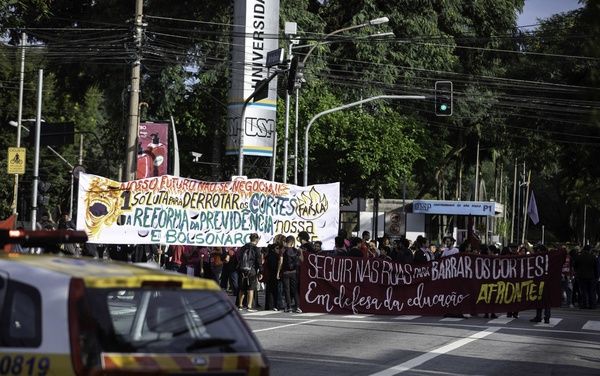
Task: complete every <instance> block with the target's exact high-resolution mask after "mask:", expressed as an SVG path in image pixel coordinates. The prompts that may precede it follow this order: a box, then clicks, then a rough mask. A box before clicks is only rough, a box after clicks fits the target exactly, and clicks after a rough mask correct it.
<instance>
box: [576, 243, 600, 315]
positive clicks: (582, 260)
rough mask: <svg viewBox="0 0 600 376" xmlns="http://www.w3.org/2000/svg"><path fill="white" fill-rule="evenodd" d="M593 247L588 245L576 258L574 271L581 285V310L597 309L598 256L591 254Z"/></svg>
mask: <svg viewBox="0 0 600 376" xmlns="http://www.w3.org/2000/svg"><path fill="white" fill-rule="evenodd" d="M591 249H592V248H591V247H590V245H589V244H586V245H585V246H584V247H583V249H582V250H581V253H580V254H579V255H578V256H577V257H576V258H575V262H574V263H573V269H574V270H575V276H576V277H577V283H578V284H579V308H582V309H586V308H587V309H596V304H597V302H596V281H598V270H597V265H596V256H594V254H593V253H592V252H591Z"/></svg>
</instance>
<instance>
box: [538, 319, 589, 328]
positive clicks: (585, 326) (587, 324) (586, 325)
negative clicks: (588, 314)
mask: <svg viewBox="0 0 600 376" xmlns="http://www.w3.org/2000/svg"><path fill="white" fill-rule="evenodd" d="M550 320H551V321H552V319H550ZM582 329H583V330H600V321H591V320H590V321H588V322H586V323H585V325H584V326H583V328H582Z"/></svg>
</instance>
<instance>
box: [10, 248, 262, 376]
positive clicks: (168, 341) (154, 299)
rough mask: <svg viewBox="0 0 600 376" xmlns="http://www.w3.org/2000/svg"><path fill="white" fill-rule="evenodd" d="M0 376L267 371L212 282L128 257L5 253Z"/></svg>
mask: <svg viewBox="0 0 600 376" xmlns="http://www.w3.org/2000/svg"><path fill="white" fill-rule="evenodd" d="M0 318H1V320H0V375H60V376H66V375H117V374H118V375H130V374H131V375H195V374H205V373H209V374H211V375H213V374H218V375H228V374H235V375H268V374H269V364H268V360H267V358H266V356H265V355H264V351H263V349H262V347H261V345H260V344H259V342H258V340H257V339H256V337H255V336H254V335H253V334H252V332H251V331H250V329H249V327H248V326H247V324H246V323H245V321H244V320H243V318H242V317H241V315H240V314H239V312H238V311H237V309H235V307H234V305H233V304H232V303H231V301H230V300H229V298H228V297H227V296H226V295H225V294H224V293H223V292H222V291H221V288H220V287H219V286H218V285H217V284H216V283H215V282H214V281H212V280H207V279H201V278H193V277H188V276H185V275H182V274H178V273H172V272H168V271H161V270H156V269H148V268H142V267H137V266H133V265H131V264H127V263H122V262H110V261H102V260H93V259H87V258H76V257H66V256H63V257H57V256H46V255H31V254H20V253H4V254H1V255H0Z"/></svg>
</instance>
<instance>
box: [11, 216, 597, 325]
mask: <svg viewBox="0 0 600 376" xmlns="http://www.w3.org/2000/svg"><path fill="white" fill-rule="evenodd" d="M37 228H38V229H43V230H47V231H52V230H54V229H67V230H69V229H75V226H74V224H73V222H72V221H71V219H70V218H69V216H68V215H67V214H64V213H63V214H62V215H61V216H60V219H59V221H58V223H56V222H54V221H53V220H52V218H51V217H50V215H49V213H47V212H43V213H42V214H41V219H40V221H39V222H38V224H37ZM249 239H250V241H249V242H248V243H247V244H245V245H244V246H242V247H200V246H192V245H171V246H169V247H165V246H164V245H155V244H138V245H133V244H108V245H102V244H91V243H90V244H88V243H85V244H66V245H65V244H63V245H57V246H56V247H46V249H45V250H40V249H28V248H24V247H15V248H14V250H13V251H14V252H19V253H40V252H46V253H56V254H68V255H73V256H81V257H91V258H110V259H113V260H118V261H125V262H131V263H152V264H155V266H156V267H160V268H163V269H167V270H171V271H174V272H178V273H183V274H187V275H190V276H194V277H201V278H212V279H214V280H215V281H216V282H217V283H218V284H219V285H220V286H221V287H222V288H223V290H224V291H226V292H227V293H229V294H231V295H232V296H234V297H236V299H235V304H236V305H237V307H238V308H239V309H240V310H242V309H247V310H248V311H249V312H253V311H256V309H257V308H263V309H265V310H273V311H278V310H281V311H284V312H295V313H302V309H301V307H300V276H301V274H300V268H301V264H302V262H303V261H304V258H305V255H306V254H309V253H316V254H321V255H326V256H333V257H335V256H343V257H357V258H362V259H370V258H379V259H383V260H389V261H396V262H400V263H407V264H413V263H415V264H418V263H425V262H428V261H432V260H436V259H439V258H442V257H450V256H452V255H455V254H459V253H480V254H485V255H492V256H493V255H516V254H528V253H535V252H547V251H552V250H559V249H560V250H564V251H565V252H566V254H567V256H566V259H565V261H564V264H563V265H562V269H561V276H560V278H561V293H562V306H563V307H565V308H572V309H574V308H579V309H596V308H597V305H598V299H599V293H600V258H599V257H598V249H596V248H594V247H592V246H591V245H589V244H586V245H584V246H583V247H580V246H579V245H574V246H571V247H569V246H568V245H566V244H560V245H557V246H555V247H554V248H551V249H548V247H546V246H545V245H544V244H538V245H536V246H533V245H531V244H529V243H528V242H525V244H519V243H510V244H509V245H508V246H502V245H500V244H497V245H496V244H492V245H486V244H477V245H476V246H475V247H474V246H473V244H472V243H471V242H470V241H469V240H465V241H462V242H460V243H459V244H458V245H457V243H456V239H454V237H453V236H451V235H447V236H445V237H443V239H442V244H439V245H436V244H434V243H431V242H430V241H429V240H428V239H427V238H426V237H425V236H423V235H419V236H417V237H416V239H415V240H414V241H411V240H409V239H406V238H394V239H390V238H389V237H387V236H384V237H383V238H380V239H374V238H372V237H371V234H370V232H369V231H363V232H362V233H361V237H358V236H348V235H347V233H346V232H345V231H344V230H340V231H339V233H338V236H336V237H335V241H334V243H335V244H334V247H333V248H331V249H324V248H323V243H322V242H321V241H320V240H318V239H313V238H311V236H310V234H309V233H308V232H306V231H300V232H299V233H298V235H297V236H287V237H286V236H284V235H283V234H278V235H276V236H275V237H274V238H273V240H272V241H271V242H270V243H269V244H268V246H267V247H264V249H260V248H259V247H258V246H257V244H258V241H259V239H260V237H259V235H258V234H256V233H253V234H251V235H250V237H249ZM259 291H264V295H263V296H264V301H263V305H261V304H260V301H259V298H258V296H259V294H258V292H259ZM446 316H449V317H460V318H467V317H466V316H464V315H462V314H451V313H449V314H447V315H446ZM472 316H476V315H472ZM506 317H508V318H514V319H517V318H519V312H507V313H506ZM484 318H492V319H496V318H498V316H497V314H496V313H492V312H486V313H485V315H484ZM550 319H551V308H550V307H544V308H540V309H537V310H536V313H535V316H533V318H531V320H530V321H531V322H536V323H541V322H544V323H549V322H550Z"/></svg>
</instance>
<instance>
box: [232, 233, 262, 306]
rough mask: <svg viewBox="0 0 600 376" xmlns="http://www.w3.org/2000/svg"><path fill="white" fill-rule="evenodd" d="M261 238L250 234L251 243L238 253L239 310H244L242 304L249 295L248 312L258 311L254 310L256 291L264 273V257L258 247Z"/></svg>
mask: <svg viewBox="0 0 600 376" xmlns="http://www.w3.org/2000/svg"><path fill="white" fill-rule="evenodd" d="M259 239H260V237H259V236H258V234H256V233H252V234H250V241H249V242H248V243H246V244H245V245H244V246H242V247H241V248H240V250H239V252H238V255H237V256H238V257H237V258H238V266H237V271H238V277H239V281H238V282H239V288H240V292H239V296H238V304H239V305H238V308H239V310H240V311H241V310H242V304H243V302H244V298H245V297H246V294H247V295H248V312H256V309H254V308H252V302H253V301H254V290H256V288H257V286H258V278H259V277H260V276H261V275H262V273H263V267H262V257H261V254H260V251H259V250H258V247H257V246H256V245H257V244H258V240H259Z"/></svg>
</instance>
